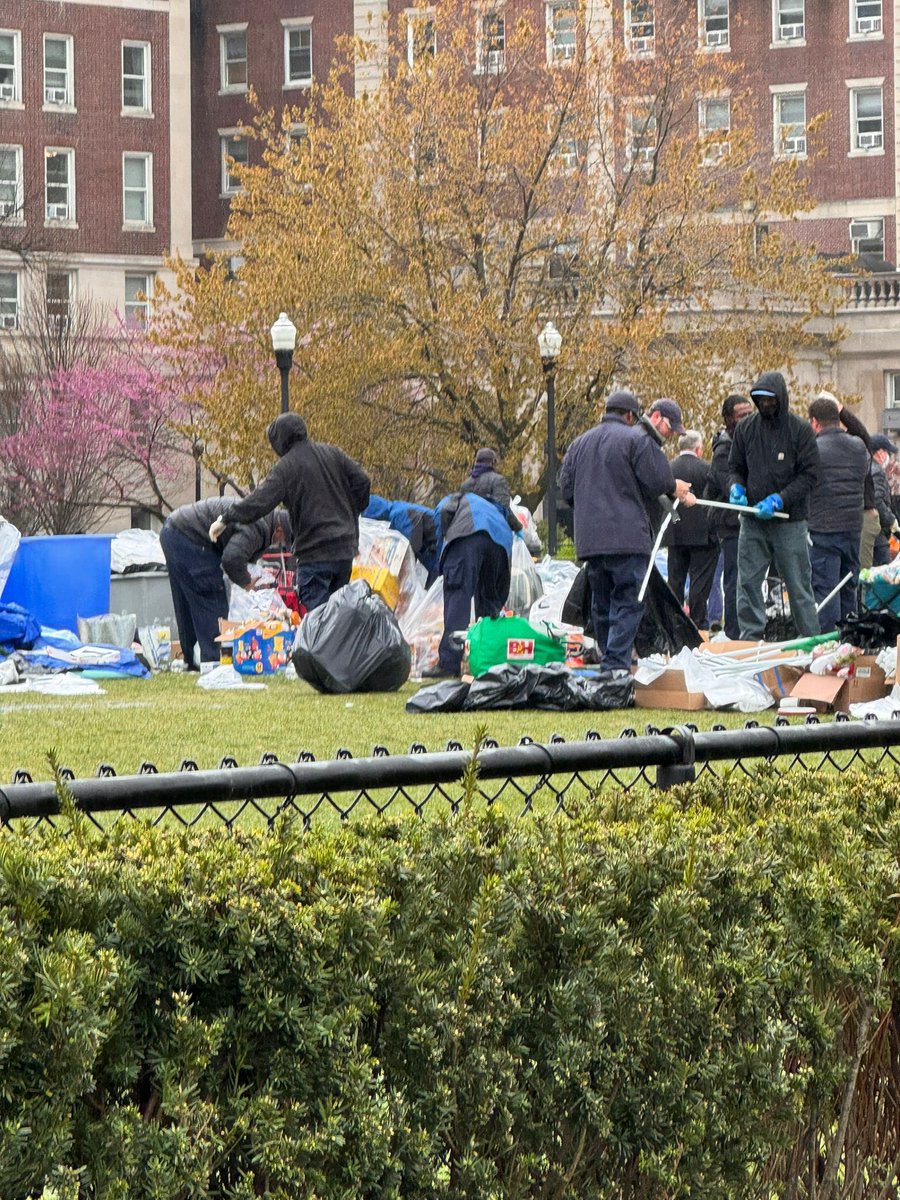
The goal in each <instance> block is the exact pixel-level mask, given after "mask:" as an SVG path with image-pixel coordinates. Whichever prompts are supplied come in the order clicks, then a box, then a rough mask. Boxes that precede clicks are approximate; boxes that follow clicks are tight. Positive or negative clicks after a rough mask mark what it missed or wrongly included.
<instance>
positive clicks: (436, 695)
mask: <svg viewBox="0 0 900 1200" xmlns="http://www.w3.org/2000/svg"><path fill="white" fill-rule="evenodd" d="M468 694H469V685H468V683H464V682H463V681H462V680H461V679H442V680H441V681H440V683H432V684H430V685H429V686H428V687H423V688H419V690H418V691H417V692H416V694H415V695H414V696H411V697H410V699H409V700H407V702H406V711H407V712H408V713H426V712H462V706H463V702H464V701H465V698H466V696H468Z"/></svg>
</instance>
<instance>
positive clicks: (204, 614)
mask: <svg viewBox="0 0 900 1200" xmlns="http://www.w3.org/2000/svg"><path fill="white" fill-rule="evenodd" d="M159 544H160V546H162V552H163V555H164V556H165V560H166V566H167V567H168V570H169V587H170V588H171V589H172V605H173V607H174V609H175V621H176V624H177V625H178V640H179V641H180V642H181V652H182V654H183V655H184V657H185V660H186V661H187V663H188V666H193V663H194V643H195V642H196V643H197V644H198V645H199V647H200V659H201V661H202V662H217V661H218V658H219V647H218V645H217V643H216V641H215V639H216V638H217V637H218V636H219V618H220V617H227V616H228V598H227V597H226V595H225V580H224V577H223V575H222V553H221V551H220V550H219V549H218V548H217V547H215V546H214V545H213V544H212V542H209V543H207V544H205V545H204V543H202V542H195V541H194V540H193V539H192V538H189V537H187V535H186V534H183V533H182V532H181V530H180V529H176V528H175V526H174V525H170V524H169V522H168V521H167V522H166V523H165V525H163V527H162V532H161V533H160V535H159Z"/></svg>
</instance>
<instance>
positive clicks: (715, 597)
mask: <svg viewBox="0 0 900 1200" xmlns="http://www.w3.org/2000/svg"><path fill="white" fill-rule="evenodd" d="M718 551H719V557H718V558H717V559H716V569H715V571H713V581H712V587H711V588H710V589H709V600H707V602H706V619H707V620H708V621H709V624H710V628H712V626H713V625H715V624H717V623H718V624H719V625H721V624H722V619H723V608H722V567H723V566H724V560H723V558H722V547H721V546H719V547H718Z"/></svg>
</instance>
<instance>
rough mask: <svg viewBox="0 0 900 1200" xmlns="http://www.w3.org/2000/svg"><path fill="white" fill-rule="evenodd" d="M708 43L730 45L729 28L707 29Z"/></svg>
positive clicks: (708, 44) (710, 44)
mask: <svg viewBox="0 0 900 1200" xmlns="http://www.w3.org/2000/svg"><path fill="white" fill-rule="evenodd" d="M706 44H707V46H727V45H728V30H727V29H707V31H706Z"/></svg>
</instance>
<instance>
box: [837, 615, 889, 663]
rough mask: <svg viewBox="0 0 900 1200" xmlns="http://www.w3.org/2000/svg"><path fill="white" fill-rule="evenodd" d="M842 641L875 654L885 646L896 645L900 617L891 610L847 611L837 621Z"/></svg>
mask: <svg viewBox="0 0 900 1200" xmlns="http://www.w3.org/2000/svg"><path fill="white" fill-rule="evenodd" d="M838 632H839V633H840V635H841V641H842V642H850V644H851V645H853V646H859V648H860V650H865V652H866V653H867V654H877V653H878V651H879V650H883V649H884V648H885V647H886V646H896V644H897V638H898V637H900V617H895V616H894V614H893V613H892V612H889V611H885V612H867V613H849V614H848V615H847V616H846V617H845V618H844V620H843V621H838Z"/></svg>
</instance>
